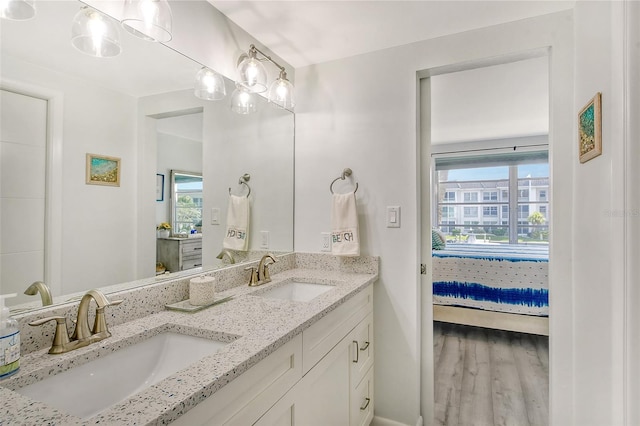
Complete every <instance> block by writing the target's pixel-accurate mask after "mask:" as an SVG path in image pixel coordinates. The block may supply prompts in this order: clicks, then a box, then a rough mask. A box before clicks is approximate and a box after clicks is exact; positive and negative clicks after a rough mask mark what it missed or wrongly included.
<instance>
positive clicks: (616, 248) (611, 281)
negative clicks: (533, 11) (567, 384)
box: [573, 1, 640, 425]
mask: <svg viewBox="0 0 640 426" xmlns="http://www.w3.org/2000/svg"><path fill="white" fill-rule="evenodd" d="M625 6H626V5H625V3H624V2H591V1H578V2H577V3H576V6H575V22H576V25H575V69H576V79H575V99H574V109H575V111H579V110H580V109H581V108H582V107H583V106H584V105H585V104H586V103H587V102H588V101H589V99H590V98H592V97H593V96H594V95H595V93H596V92H602V140H603V152H602V155H601V156H599V157H596V158H594V159H593V160H591V161H589V162H587V163H585V164H576V166H575V168H574V182H575V183H574V194H575V195H574V201H573V202H574V206H575V209H574V217H573V238H574V262H573V268H574V271H573V273H574V279H575V289H576V291H575V294H574V307H575V310H574V315H575V317H574V321H575V324H576V326H575V334H574V342H573V343H574V347H575V350H576V352H575V353H576V355H575V360H574V369H575V404H576V407H580V410H576V416H575V421H576V424H581V425H602V424H612V425H621V424H624V422H625V420H624V415H625V405H624V404H625V394H624V392H625V388H624V383H625V380H626V379H627V375H628V371H626V367H627V366H626V365H625V334H624V333H625V296H626V295H627V291H628V290H627V287H628V286H630V285H631V284H632V283H633V281H635V285H636V286H637V280H638V276H637V275H635V276H633V275H627V276H625V271H626V267H625V264H626V259H628V258H627V255H626V250H627V240H628V239H637V233H636V235H635V236H634V235H633V234H630V233H629V231H630V230H632V229H635V230H636V232H637V229H638V228H637V221H638V214H637V213H636V216H631V215H630V213H631V210H628V207H629V205H628V202H629V201H631V200H633V198H634V197H632V196H631V194H629V193H628V191H630V190H632V189H633V186H635V185H637V180H636V181H635V185H634V184H632V185H633V186H629V187H625V181H626V179H627V178H628V177H630V175H628V173H630V172H632V170H633V169H637V165H635V164H633V163H628V162H627V161H628V160H627V159H626V156H627V155H629V154H631V152H630V151H629V148H628V144H635V145H637V140H630V139H628V136H627V135H625V120H626V119H631V120H632V121H637V117H625V108H626V106H627V102H628V100H629V99H633V98H628V97H627V96H628V95H630V93H628V92H625V78H624V77H625V75H624V73H625V71H626V68H625V67H626V64H625V57H624V55H625V54H626V52H625V50H624V43H625V40H624V37H625V25H624V24H625V16H624V10H625ZM635 20H636V21H635V22H636V23H637V16H636V18H635ZM636 55H637V51H636ZM635 60H636V63H637V56H636V59H635ZM636 70H637V68H636ZM630 78H631V81H633V80H636V79H637V74H636V75H635V76H630ZM635 96H636V98H635V99H637V93H635ZM636 102H637V100H636ZM574 140H577V135H576V136H575V139H574ZM576 151H577V145H576ZM575 155H577V153H576V154H575ZM636 161H637V156H636ZM629 168H631V170H629ZM633 173H635V172H633ZM625 175H627V176H625ZM637 199H638V198H637V195H636V196H635V200H636V201H637ZM636 205H637V204H636ZM632 223H636V225H635V228H633V227H630V225H631V224H632ZM636 244H637V243H636ZM633 262H637V257H636V258H635V259H634V260H633ZM636 288H637V287H636ZM636 291H637V290H636ZM636 308H637V307H636V306H630V308H629V309H633V310H635V309H636ZM630 325H632V324H630ZM631 337H632V339H635V342H636V344H637V342H638V340H639V339H640V337H638V336H637V335H635V336H631ZM628 362H630V363H631V365H633V366H635V365H636V364H637V362H638V359H637V358H636V359H629V360H628ZM634 368H635V367H634ZM636 386H637V385H636ZM628 402H629V403H630V404H632V405H634V406H635V405H637V399H635V400H632V399H629V400H628ZM636 423H637V422H636ZM628 424H634V423H633V422H630V423H628Z"/></svg>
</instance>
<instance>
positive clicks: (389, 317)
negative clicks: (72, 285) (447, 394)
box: [295, 12, 574, 424]
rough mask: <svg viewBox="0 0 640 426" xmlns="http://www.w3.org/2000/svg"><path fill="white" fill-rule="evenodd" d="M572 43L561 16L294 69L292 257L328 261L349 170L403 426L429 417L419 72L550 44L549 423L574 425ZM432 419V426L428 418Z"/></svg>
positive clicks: (386, 393) (381, 406) (379, 358)
mask: <svg viewBox="0 0 640 426" xmlns="http://www.w3.org/2000/svg"><path fill="white" fill-rule="evenodd" d="M571 42H572V15H571V13H570V12H563V13H558V14H553V15H547V16H543V17H539V18H534V19H527V20H523V21H518V22H514V23H509V24H505V25H499V26H494V27H489V28H485V29H481V30H476V31H471V32H467V33H462V34H458V35H453V36H447V37H442V38H438V39H434V40H428V41H424V42H419V43H414V44H411V45H406V46H402V47H398V48H392V49H386V50H382V51H378V52H374V53H371V54H366V55H361V56H357V57H353V58H347V59H344V60H338V61H333V62H329V63H324V64H319V65H313V66H309V67H306V68H301V69H298V70H297V91H298V92H297V94H298V106H297V108H296V216H295V223H296V228H295V236H296V239H295V247H296V250H299V251H319V245H320V232H323V231H328V230H329V226H330V224H329V208H330V196H329V189H328V185H329V183H330V182H331V180H333V179H334V178H335V177H336V176H338V175H339V174H340V173H341V171H342V169H343V168H344V167H351V168H352V169H353V171H354V175H353V176H354V179H355V180H357V181H358V182H359V184H360V188H359V189H358V193H357V198H358V209H359V219H360V229H361V234H362V253H363V254H366V255H378V256H380V257H381V264H380V267H381V270H380V280H379V281H378V283H377V284H376V287H375V292H374V299H375V305H374V312H375V333H376V336H375V337H376V367H375V379H376V416H378V417H381V418H386V419H391V420H393V421H396V422H400V423H404V424H416V421H417V420H418V418H419V416H420V399H419V391H418V389H419V385H420V376H419V374H420V356H421V354H420V350H419V348H420V341H419V333H420V326H419V324H420V301H419V300H418V295H419V291H418V284H417V283H418V271H419V259H418V258H417V257H416V252H417V251H418V250H419V249H418V247H419V241H418V230H419V220H420V219H419V217H418V216H417V214H416V213H417V206H418V205H419V199H420V198H419V197H420V194H418V193H417V178H418V176H419V173H418V170H417V161H416V144H417V142H416V139H417V136H416V129H417V125H418V123H417V118H416V116H417V111H416V103H417V96H418V92H417V84H416V73H417V72H418V71H420V70H426V69H432V68H436V67H440V66H446V65H450V64H457V63H462V62H467V61H473V60H481V59H485V58H490V57H495V56H500V55H507V54H514V53H517V52H522V51H527V50H530V49H538V48H544V47H549V46H550V47H551V53H550V55H551V61H550V63H551V65H550V67H551V70H550V76H551V87H552V93H551V105H552V112H551V120H550V122H551V124H550V126H551V129H550V133H551V134H552V137H551V141H550V143H551V152H552V156H555V159H554V160H553V163H552V179H553V184H554V188H555V189H554V194H553V195H552V197H553V198H552V201H553V202H554V211H555V212H562V213H563V214H564V215H568V217H563V216H562V215H560V213H558V214H557V216H556V217H554V218H553V222H554V223H555V229H554V231H555V232H556V234H555V235H554V236H552V244H554V247H555V248H554V249H553V250H554V251H553V256H554V261H553V262H552V263H551V265H550V282H551V283H552V284H551V285H552V290H551V291H552V294H553V295H554V296H553V301H554V302H553V306H552V307H551V313H552V330H553V331H552V340H551V344H552V351H553V354H552V356H551V358H552V363H553V367H552V370H553V371H552V373H551V383H552V399H553V401H552V408H551V415H552V418H553V419H554V422H555V423H556V424H569V423H570V421H565V420H569V419H571V408H570V407H571V386H570V383H571V382H572V377H571V375H572V367H571V365H572V361H573V359H572V352H571V324H572V319H571V316H572V314H571V309H572V301H571V293H572V289H571V268H570V266H569V265H570V258H571V244H570V240H571V225H570V219H571V215H570V212H571V208H572V207H571V186H572V183H571V180H572V174H571V169H572V164H573V159H572V158H571V152H572V150H573V148H572V130H571V129H572V127H573V123H574V120H573V113H572V108H573V104H572V99H573V96H572V87H571V81H572V79H571V72H572V65H573V63H572V56H571ZM425 195H426V194H425ZM389 205H399V206H401V208H402V227H401V228H399V229H393V228H386V226H385V211H386V210H385V209H386V206H389ZM425 214H428V212H425ZM427 256H428V254H427ZM566 383H568V384H569V385H566ZM427 405H428V404H427ZM423 415H424V416H425V419H424V420H425V422H426V423H427V424H429V423H430V422H431V419H430V413H423Z"/></svg>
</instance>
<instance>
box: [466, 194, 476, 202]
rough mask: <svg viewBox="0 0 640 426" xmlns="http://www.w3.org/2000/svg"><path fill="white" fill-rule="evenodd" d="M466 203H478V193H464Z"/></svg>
mask: <svg viewBox="0 0 640 426" xmlns="http://www.w3.org/2000/svg"><path fill="white" fill-rule="evenodd" d="M464 202H465V203H477V202H478V193H477V192H465V193H464Z"/></svg>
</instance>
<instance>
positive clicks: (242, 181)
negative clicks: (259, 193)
mask: <svg viewBox="0 0 640 426" xmlns="http://www.w3.org/2000/svg"><path fill="white" fill-rule="evenodd" d="M249 179H251V175H250V174H249V173H245V174H243V175H242V176H240V179H238V185H245V186H246V187H247V189H248V190H249V192H248V193H247V198H249V195H251V187H250V186H249V184H248V183H247V182H249ZM229 195H231V188H229Z"/></svg>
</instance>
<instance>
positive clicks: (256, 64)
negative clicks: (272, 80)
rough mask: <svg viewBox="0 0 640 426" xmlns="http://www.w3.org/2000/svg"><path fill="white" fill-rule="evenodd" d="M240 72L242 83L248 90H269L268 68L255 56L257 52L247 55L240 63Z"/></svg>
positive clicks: (256, 91) (258, 91) (257, 91)
mask: <svg viewBox="0 0 640 426" xmlns="http://www.w3.org/2000/svg"><path fill="white" fill-rule="evenodd" d="M238 72H239V73H240V83H242V84H243V85H244V86H246V88H247V90H250V91H251V92H253V93H262V92H266V91H267V70H266V69H265V68H264V65H262V63H261V62H260V61H259V60H258V59H257V58H256V57H255V54H253V55H251V52H249V56H247V57H245V58H244V59H242V61H240V63H239V64H238Z"/></svg>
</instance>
